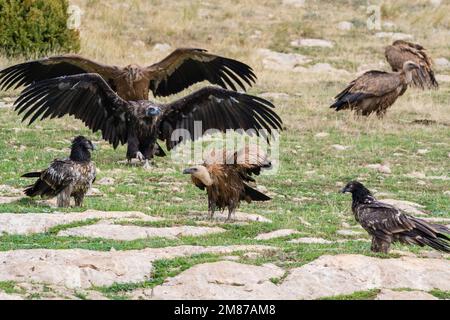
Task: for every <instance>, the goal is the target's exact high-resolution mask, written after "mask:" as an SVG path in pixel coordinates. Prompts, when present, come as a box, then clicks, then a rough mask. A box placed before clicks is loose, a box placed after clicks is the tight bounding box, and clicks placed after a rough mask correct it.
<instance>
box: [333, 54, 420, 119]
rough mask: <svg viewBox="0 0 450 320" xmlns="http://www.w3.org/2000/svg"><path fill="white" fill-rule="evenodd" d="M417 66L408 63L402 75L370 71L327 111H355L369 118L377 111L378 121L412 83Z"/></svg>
mask: <svg viewBox="0 0 450 320" xmlns="http://www.w3.org/2000/svg"><path fill="white" fill-rule="evenodd" d="M418 69H419V65H418V64H416V63H414V62H412V61H407V62H405V63H404V64H403V69H402V70H401V72H394V73H388V72H384V71H377V70H372V71H368V72H366V73H364V74H363V75H361V76H360V77H358V78H356V79H355V80H353V81H352V82H350V84H349V85H348V86H347V87H346V88H345V89H344V90H343V91H342V92H341V93H339V94H338V95H337V96H336V97H335V100H336V101H335V102H334V103H333V104H332V105H331V106H330V108H334V109H336V111H339V110H345V109H351V110H355V111H356V114H357V115H363V116H369V115H370V114H372V113H373V112H376V114H377V116H378V117H379V118H382V117H383V116H384V114H385V113H386V110H387V108H389V107H390V106H391V105H393V104H394V102H395V101H396V100H397V98H398V97H399V96H401V95H403V94H404V93H405V91H406V89H407V88H408V85H409V84H410V83H411V81H412V76H413V72H414V71H416V70H418Z"/></svg>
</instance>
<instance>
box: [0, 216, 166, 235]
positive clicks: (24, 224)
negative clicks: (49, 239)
mask: <svg viewBox="0 0 450 320" xmlns="http://www.w3.org/2000/svg"><path fill="white" fill-rule="evenodd" d="M88 219H140V220H143V221H159V220H162V218H159V217H151V216H148V215H146V214H144V213H142V212H137V211H129V212H127V211H125V212H120V211H96V210H87V211H84V212H73V213H0V234H1V233H8V234H32V233H40V232H46V231H48V230H49V229H50V228H52V227H55V226H57V225H62V224H69V223H74V222H80V221H86V220H88Z"/></svg>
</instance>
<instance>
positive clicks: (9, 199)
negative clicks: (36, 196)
mask: <svg viewBox="0 0 450 320" xmlns="http://www.w3.org/2000/svg"><path fill="white" fill-rule="evenodd" d="M20 199H22V197H0V204H8V203H12V202H16V201H18V200H20Z"/></svg>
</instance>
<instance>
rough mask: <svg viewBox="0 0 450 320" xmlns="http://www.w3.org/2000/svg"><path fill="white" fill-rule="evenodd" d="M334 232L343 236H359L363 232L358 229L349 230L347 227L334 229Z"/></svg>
mask: <svg viewBox="0 0 450 320" xmlns="http://www.w3.org/2000/svg"><path fill="white" fill-rule="evenodd" d="M336 233H337V234H338V235H340V236H345V237H353V236H359V235H361V234H363V233H362V232H360V231H355V230H349V229H341V230H338V231H336Z"/></svg>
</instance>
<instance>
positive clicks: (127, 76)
mask: <svg viewBox="0 0 450 320" xmlns="http://www.w3.org/2000/svg"><path fill="white" fill-rule="evenodd" d="M81 73H98V74H99V75H100V76H101V77H102V78H103V79H105V81H106V82H107V83H108V84H109V86H110V87H111V88H112V89H113V90H114V91H115V92H117V94H118V95H119V96H120V97H121V98H122V99H124V100H131V101H137V100H148V92H149V90H151V91H152V92H153V95H154V96H168V95H171V94H175V93H178V92H180V91H181V90H183V89H185V88H187V87H189V86H191V85H193V84H195V83H197V82H201V81H209V82H210V83H212V84H216V85H219V86H221V87H222V88H225V89H226V88H230V89H232V90H235V91H236V89H237V87H240V88H241V89H243V90H245V85H244V83H245V84H247V85H249V86H251V85H252V84H253V83H254V82H255V80H256V76H255V74H254V73H253V70H252V68H251V67H249V66H248V65H246V64H244V63H242V62H239V61H237V60H233V59H228V58H225V57H221V56H216V55H213V54H209V53H207V52H206V50H203V49H193V48H180V49H176V50H175V51H174V52H172V53H171V54H170V55H168V56H167V57H166V58H164V59H163V60H161V61H160V62H158V63H155V64H153V65H151V66H147V67H141V66H138V65H134V64H131V65H128V66H126V67H118V66H111V65H105V64H100V63H98V62H95V61H92V60H89V59H86V58H83V57H81V56H79V55H74V54H70V55H62V56H54V57H49V58H44V59H39V60H34V61H29V62H25V63H21V64H17V65H14V66H11V67H9V68H6V69H4V70H2V71H0V89H1V90H7V89H9V88H18V87H20V86H22V85H25V86H28V85H30V84H31V83H33V82H36V81H42V80H47V79H51V78H56V77H61V76H70V75H76V74H81Z"/></svg>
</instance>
